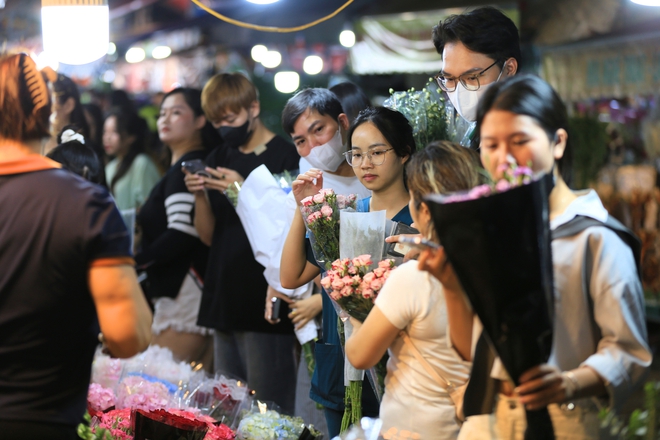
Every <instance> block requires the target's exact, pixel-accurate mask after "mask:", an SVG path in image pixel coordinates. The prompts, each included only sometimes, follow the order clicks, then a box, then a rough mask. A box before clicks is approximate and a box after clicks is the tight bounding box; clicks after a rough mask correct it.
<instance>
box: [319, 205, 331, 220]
mask: <svg viewBox="0 0 660 440" xmlns="http://www.w3.org/2000/svg"><path fill="white" fill-rule="evenodd" d="M321 214H323V217H327V218H330V217H332V208H331V207H329V206H328V205H326V206H324V207H323V208H321Z"/></svg>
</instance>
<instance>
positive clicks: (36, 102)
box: [20, 54, 50, 113]
mask: <svg viewBox="0 0 660 440" xmlns="http://www.w3.org/2000/svg"><path fill="white" fill-rule="evenodd" d="M20 57H21V73H22V74H23V79H24V81H25V85H26V87H27V89H28V92H29V93H30V98H32V104H33V108H32V113H36V112H37V111H39V110H40V109H42V108H43V107H46V106H47V105H48V104H49V103H50V99H49V96H48V86H47V85H46V80H45V79H44V77H43V76H42V74H41V72H40V71H39V70H37V65H36V64H35V62H34V60H32V58H30V57H29V56H28V55H26V54H21V55H20Z"/></svg>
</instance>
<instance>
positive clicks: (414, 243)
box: [399, 236, 441, 251]
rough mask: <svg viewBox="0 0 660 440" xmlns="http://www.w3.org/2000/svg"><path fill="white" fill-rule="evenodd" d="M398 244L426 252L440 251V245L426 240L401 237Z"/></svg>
mask: <svg viewBox="0 0 660 440" xmlns="http://www.w3.org/2000/svg"><path fill="white" fill-rule="evenodd" d="M399 243H401V244H405V245H407V246H410V247H414V248H417V249H420V250H422V251H423V250H426V249H429V248H430V249H440V247H441V246H440V245H439V244H437V243H434V242H432V241H431V240H427V239H425V238H422V237H419V236H417V237H408V236H401V237H399Z"/></svg>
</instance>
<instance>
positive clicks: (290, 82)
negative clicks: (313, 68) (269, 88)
mask: <svg viewBox="0 0 660 440" xmlns="http://www.w3.org/2000/svg"><path fill="white" fill-rule="evenodd" d="M273 80H274V82H275V88H276V89H277V91H278V92H280V93H293V92H295V91H296V90H297V89H298V87H299V86H300V75H298V73H296V72H277V73H276V74H275V77H274V78H273Z"/></svg>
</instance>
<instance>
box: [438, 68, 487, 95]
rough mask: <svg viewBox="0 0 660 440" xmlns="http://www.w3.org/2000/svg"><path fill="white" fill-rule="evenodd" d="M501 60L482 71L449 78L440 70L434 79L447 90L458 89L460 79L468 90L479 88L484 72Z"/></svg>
mask: <svg viewBox="0 0 660 440" xmlns="http://www.w3.org/2000/svg"><path fill="white" fill-rule="evenodd" d="M499 62H500V60H497V61H495V62H494V63H493V64H491V65H490V66H488V67H486V68H485V69H484V70H482V71H480V72H475V73H466V74H464V75H461V76H459V77H458V78H447V77H446V76H444V75H443V74H442V72H440V73H438V74H437V75H435V76H434V77H433V79H434V80H435V82H437V83H438V86H439V87H440V88H441V89H442V90H444V91H445V92H453V91H454V90H456V87H457V86H458V82H459V81H460V82H461V84H463V87H465V89H466V90H470V91H475V90H479V87H481V84H480V83H479V78H480V77H481V76H483V74H484V73H486V71H487V70H488V69H490V68H491V67H493V66H494V65H496V64H497V63H499Z"/></svg>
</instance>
